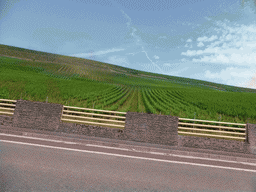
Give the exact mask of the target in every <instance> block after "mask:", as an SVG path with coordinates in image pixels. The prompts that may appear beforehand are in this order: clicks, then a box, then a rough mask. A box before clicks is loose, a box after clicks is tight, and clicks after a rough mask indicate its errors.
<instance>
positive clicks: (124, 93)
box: [0, 57, 256, 124]
mask: <svg viewBox="0 0 256 192" xmlns="http://www.w3.org/2000/svg"><path fill="white" fill-rule="evenodd" d="M95 71H96V72H95ZM136 75H138V74H136V73H135V72H133V73H129V74H128V73H127V74H125V73H124V74H122V73H120V72H119V73H110V72H109V71H105V72H104V71H103V70H101V71H100V70H99V71H97V70H96V69H95V70H93V69H92V68H88V69H87V68H86V67H85V66H82V65H70V64H59V63H49V62H48V63H47V62H42V61H29V60H22V59H17V58H8V57H0V98H1V99H11V100H18V99H21V98H22V99H23V100H30V101H40V102H45V101H46V99H47V101H48V102H49V103H59V104H63V105H67V106H75V107H81V108H94V109H103V110H110V111H120V112H127V111H130V112H143V113H153V114H163V115H172V116H178V117H181V118H189V119H194V118H195V119H202V120H210V121H226V122H233V123H247V122H249V123H254V124H255V123H256V107H255V106H256V94H255V93H252V92H231V91H223V90H220V89H219V90H216V89H211V88H209V87H202V86H199V85H198V86H196V85H189V84H188V83H178V82H175V81H168V80H166V79H153V78H149V77H145V76H141V77H139V76H136ZM78 111H79V110H78Z"/></svg>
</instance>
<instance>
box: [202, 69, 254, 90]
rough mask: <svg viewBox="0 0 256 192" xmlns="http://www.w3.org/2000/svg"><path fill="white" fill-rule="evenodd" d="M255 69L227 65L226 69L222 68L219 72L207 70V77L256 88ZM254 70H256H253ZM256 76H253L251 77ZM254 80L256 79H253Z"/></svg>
mask: <svg viewBox="0 0 256 192" xmlns="http://www.w3.org/2000/svg"><path fill="white" fill-rule="evenodd" d="M255 70H256V69H255V68H254V70H253V69H251V70H248V69H247V68H244V69H242V68H238V67H227V68H226V69H223V70H221V71H220V72H217V73H212V72H210V71H209V70H207V71H205V74H204V76H205V78H208V79H214V80H221V81H223V82H225V84H227V85H233V86H241V87H244V86H246V87H248V88H254V89H255V88H256V84H255V77H256V74H255V73H254V72H255ZM253 71H254V72H253ZM252 76H253V77H254V79H253V78H251V77H252ZM253 80H254V81H253Z"/></svg>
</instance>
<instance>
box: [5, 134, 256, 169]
mask: <svg viewBox="0 0 256 192" xmlns="http://www.w3.org/2000/svg"><path fill="white" fill-rule="evenodd" d="M0 135H6V136H11V137H20V138H28V139H34V140H42V141H52V142H56V143H66V144H81V143H79V142H77V143H76V142H68V141H62V140H52V139H43V138H36V137H29V136H20V135H11V134H5V133H0ZM85 146H92V147H99V148H108V149H116V150H123V151H130V150H132V151H136V152H143V153H151V154H156V155H169V156H175V157H181V158H188V159H202V160H211V161H221V162H226V163H238V164H244V165H251V166H256V163H249V162H241V161H229V160H223V159H213V158H204V157H195V156H189V155H176V154H171V153H169V154H168V153H159V152H153V151H150V152H147V151H144V150H138V149H133V148H132V149H125V148H118V147H109V146H103V145H94V144H85Z"/></svg>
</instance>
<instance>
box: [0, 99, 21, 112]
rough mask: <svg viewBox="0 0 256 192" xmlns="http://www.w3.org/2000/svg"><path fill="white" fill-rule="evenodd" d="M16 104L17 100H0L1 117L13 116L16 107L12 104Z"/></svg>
mask: <svg viewBox="0 0 256 192" xmlns="http://www.w3.org/2000/svg"><path fill="white" fill-rule="evenodd" d="M5 102H9V103H5ZM16 102H17V100H8V99H0V115H13V114H14V110H15V107H16V105H15V104H10V103H16Z"/></svg>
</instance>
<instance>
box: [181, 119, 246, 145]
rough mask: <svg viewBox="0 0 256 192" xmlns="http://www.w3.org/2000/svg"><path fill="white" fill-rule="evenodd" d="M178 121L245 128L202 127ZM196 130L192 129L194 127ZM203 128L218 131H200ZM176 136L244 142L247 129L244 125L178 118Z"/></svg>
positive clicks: (201, 125)
mask: <svg viewBox="0 0 256 192" xmlns="http://www.w3.org/2000/svg"><path fill="white" fill-rule="evenodd" d="M180 120H184V121H197V122H208V123H218V124H227V125H238V126H245V128H235V127H227V126H216V125H204V124H195V123H182V122H180ZM180 125H185V126H193V127H183V126H180ZM195 126H196V127H197V128H194V127H195ZM204 127H206V128H207V127H208V128H213V129H219V131H215V130H210V129H202V128H204ZM222 129H225V130H231V131H222ZM180 130H190V132H185V131H180ZM233 130H239V131H243V132H245V133H237V132H234V131H233ZM193 131H199V132H213V133H219V134H223V133H225V134H230V135H241V136H244V137H239V136H237V137H235V136H224V135H218V134H205V133H194V132H193ZM178 134H186V135H191V136H203V137H209V136H210V137H216V138H219V139H223V138H224V139H234V140H242V141H245V140H246V136H247V128H246V124H240V123H228V122H219V121H206V120H197V119H186V118H179V123H178Z"/></svg>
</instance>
